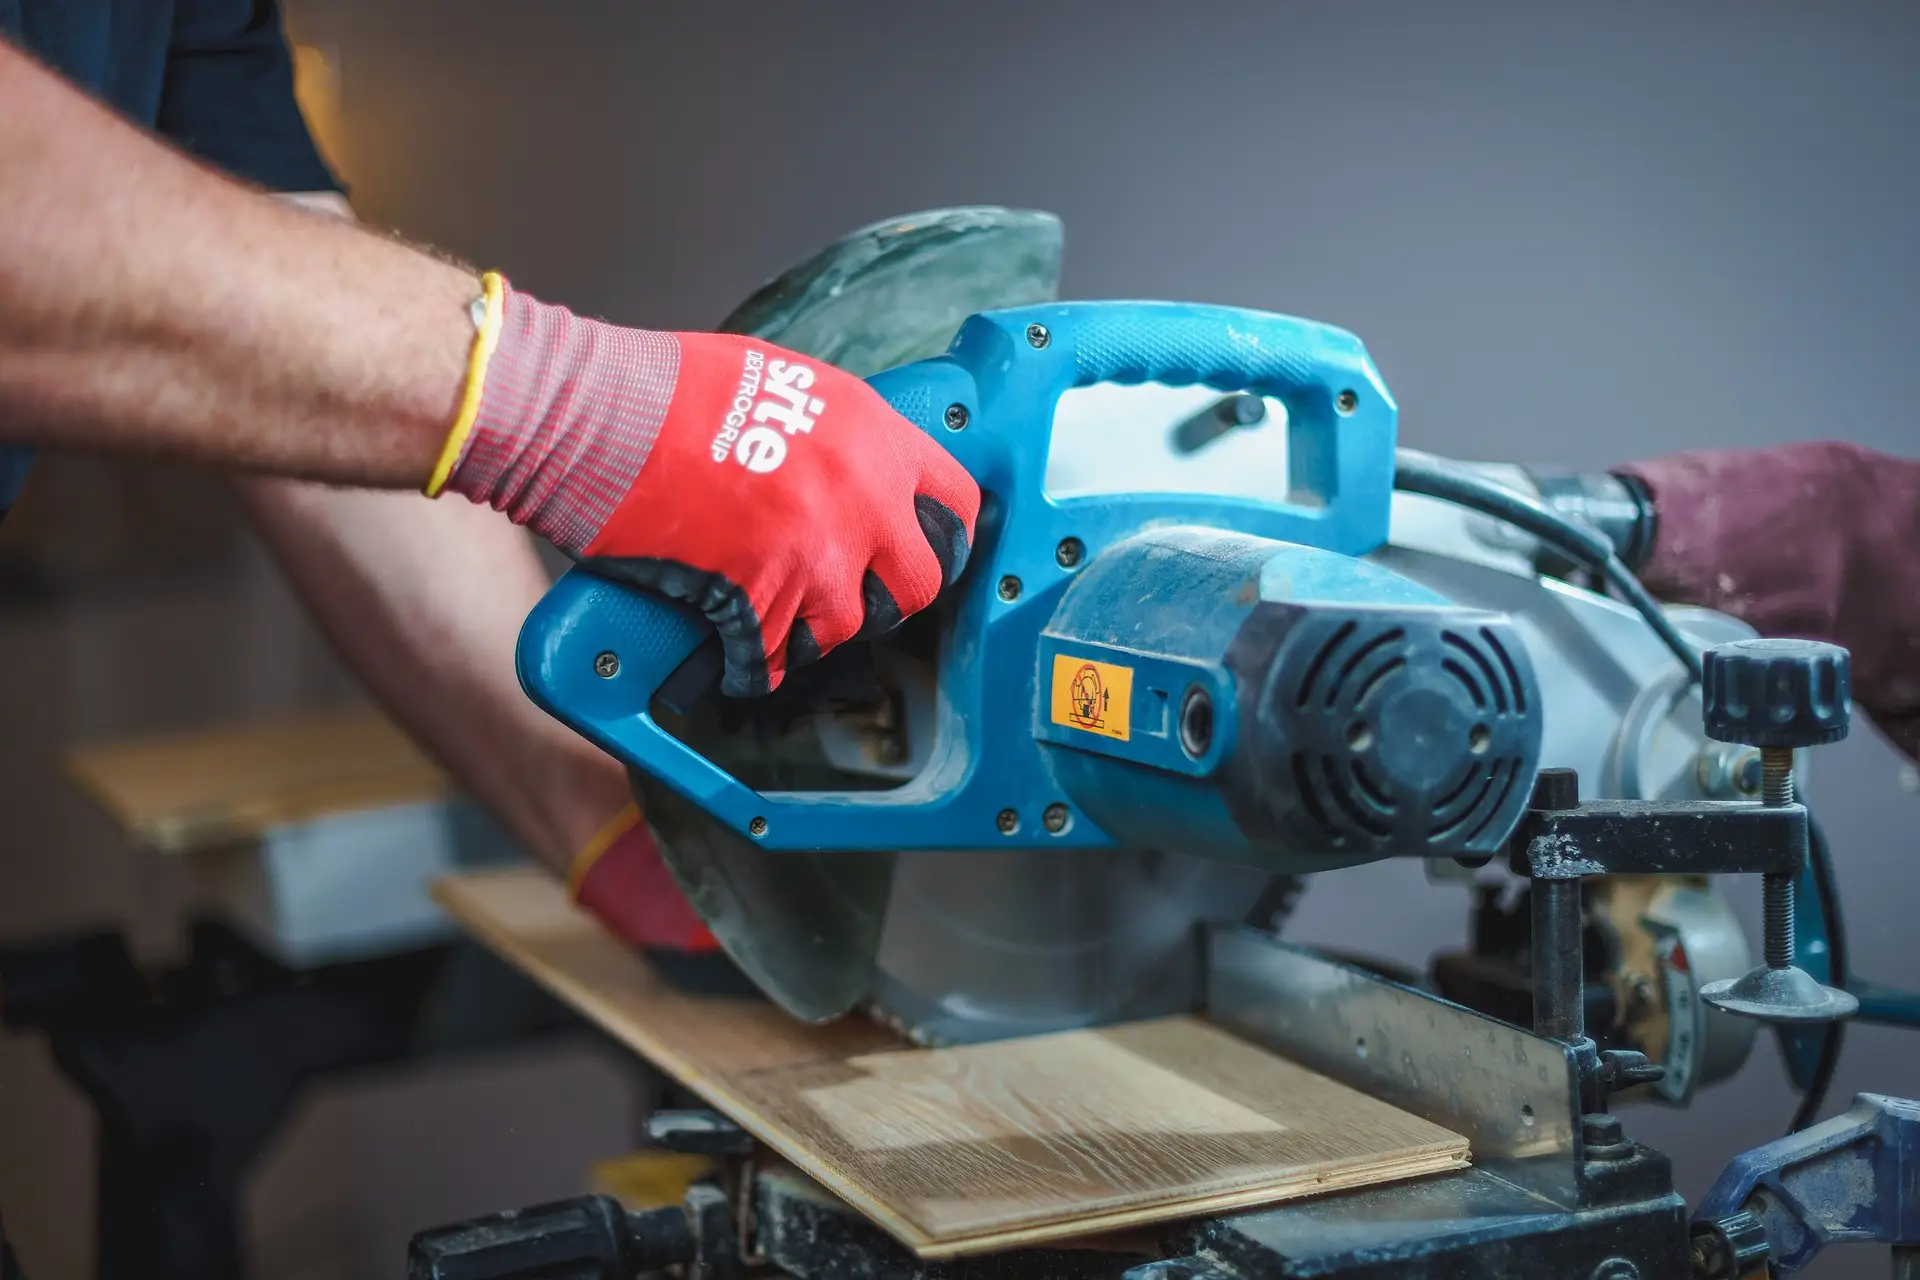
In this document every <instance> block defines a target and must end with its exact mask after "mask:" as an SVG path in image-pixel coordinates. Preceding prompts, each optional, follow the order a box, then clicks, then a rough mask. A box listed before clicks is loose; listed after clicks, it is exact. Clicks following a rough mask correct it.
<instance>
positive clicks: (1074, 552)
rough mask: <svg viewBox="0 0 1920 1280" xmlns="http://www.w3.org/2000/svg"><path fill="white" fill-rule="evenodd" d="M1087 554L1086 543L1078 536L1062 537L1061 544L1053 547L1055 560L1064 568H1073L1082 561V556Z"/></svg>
mask: <svg viewBox="0 0 1920 1280" xmlns="http://www.w3.org/2000/svg"><path fill="white" fill-rule="evenodd" d="M1085 554H1087V547H1086V544H1085V543H1083V542H1081V541H1080V539H1078V538H1062V539H1060V545H1059V546H1057V547H1055V548H1054V549H1053V558H1054V561H1055V562H1056V563H1057V564H1058V565H1059V566H1060V567H1061V568H1062V569H1071V568H1073V567H1074V566H1075V565H1077V564H1079V563H1080V557H1081V556H1083V555H1085Z"/></svg>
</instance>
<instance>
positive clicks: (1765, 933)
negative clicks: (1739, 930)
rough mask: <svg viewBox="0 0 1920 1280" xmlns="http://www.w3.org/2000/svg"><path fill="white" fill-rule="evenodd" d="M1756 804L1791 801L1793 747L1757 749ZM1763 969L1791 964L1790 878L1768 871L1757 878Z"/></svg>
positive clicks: (1774, 804)
mask: <svg viewBox="0 0 1920 1280" xmlns="http://www.w3.org/2000/svg"><path fill="white" fill-rule="evenodd" d="M1760 803H1761V804H1764V805H1766V806H1767V807H1768V808H1770V809H1777V808H1780V807H1781V806H1783V805H1789V804H1792V803H1793V748H1792V747H1762V748H1760ZM1760 893H1761V911H1762V912H1763V913H1764V927H1763V929H1762V931H1761V940H1762V945H1763V947H1764V949H1765V951H1766V959H1767V968H1769V969H1788V968H1792V967H1793V877H1792V876H1790V875H1786V874H1784V873H1782V872H1778V871H1769V872H1768V873H1767V874H1766V875H1764V876H1762V877H1760Z"/></svg>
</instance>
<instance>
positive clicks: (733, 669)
mask: <svg viewBox="0 0 1920 1280" xmlns="http://www.w3.org/2000/svg"><path fill="white" fill-rule="evenodd" d="M486 288H487V300H486V319H485V321H484V322H483V324H482V327H481V334H480V338H479V341H478V342H477V343H476V347H475V354H474V362H473V371H472V373H471V374H470V376H469V386H468V388H467V398H466V403H465V404H464V405H463V406H462V410H461V413H460V416H459V419H458V420H457V421H456V423H455V426H454V429H453V433H452V435H451V436H450V437H449V439H448V442H447V447H446V451H445V454H444V456H443V457H442V460H441V464H440V467H439V469H438V470H437V471H436V473H435V475H434V479H433V481H432V482H431V483H430V484H429V485H428V489H427V491H428V493H429V494H434V493H437V492H439V491H440V490H441V489H442V488H443V487H444V488H446V489H451V490H453V491H454V492H456V493H460V494H464V495H465V496H467V497H468V498H471V499H473V500H474V501H476V502H485V503H488V504H490V505H492V506H494V507H496V508H498V509H500V510H502V511H505V512H506V513H507V514H508V515H509V516H510V517H511V518H512V519H513V520H515V521H516V522H518V523H521V524H525V525H527V526H528V527H530V528H531V529H533V530H534V532H536V533H539V534H540V535H542V536H543V537H545V538H547V539H548V540H549V541H551V542H553V543H554V544H555V545H556V546H558V547H559V548H561V550H563V551H566V552H567V553H569V554H570V555H573V556H575V557H576V558H578V559H579V560H580V562H581V563H582V564H583V565H585V566H587V567H588V568H590V569H593V570H594V571H596V572H601V573H605V574H608V575H610V576H614V577H619V578H622V579H624V580H626V581H629V582H632V583H635V584H637V585H639V586H644V587H647V588H649V589H651V590H654V591H658V592H660V593H662V594H664V595H669V596H673V597H675V598H677V599H681V600H685V601H688V602H690V603H692V604H693V605H695V606H696V607H698V608H699V609H700V610H701V611H702V612H703V613H705V614H706V615H707V617H708V618H709V619H711V620H712V621H713V623H714V625H715V627H716V628H717V629H718V631H719V633H720V638H721V642H722V644H723V646H724V649H725V655H726V675H725V677H724V679H723V680H722V683H721V691H722V692H723V693H726V694H729V695H732V696H736V697H740V696H749V695H754V694H762V693H768V692H771V691H772V690H773V689H775V688H778V687H779V685H780V682H781V679H782V678H783V677H784V675H785V674H786V672H787V671H788V670H789V669H790V668H792V667H796V666H801V665H804V664H806V663H808V662H811V661H813V660H815V659H817V658H819V657H820V656H821V655H822V654H824V653H826V652H827V651H829V650H831V649H833V648H834V647H836V646H837V645H840V644H843V643H845V642H846V641H848V640H852V639H855V638H870V637H873V636H877V635H881V634H883V633H885V632H886V631H888V630H891V629H892V628H893V627H894V626H895V625H897V624H898V623H899V622H900V621H901V620H902V619H903V618H905V617H907V616H908V615H910V614H913V613H916V612H918V611H919V610H921V609H924V608H925V607H926V606H927V605H929V604H931V603H932V602H933V600H934V597H935V596H936V595H938V594H939V592H940V590H941V588H942V587H944V586H946V585H948V584H950V583H952V582H953V581H954V579H955V578H957V577H958V576H959V574H960V571H961V569H962V568H964V567H965V565H966V559H967V551H968V548H969V546H970V544H971V542H972V539H973V532H974V522H975V520H976V518H977V517H978V514H979V509H980V491H979V488H978V487H977V486H976V485H975V484H974V482H973V478H972V477H971V476H969V475H968V474H967V472H966V470H965V469H964V468H963V467H961V466H960V464H959V463H957V462H955V461H954V460H953V458H952V457H951V456H950V455H949V454H948V453H947V452H946V451H945V450H944V449H942V448H941V447H940V446H939V445H938V444H936V443H935V442H934V441H933V440H931V439H929V438H928V437H927V435H926V434H925V433H924V432H922V431H921V430H920V429H919V428H917V427H915V426H914V425H913V424H912V423H910V422H908V421H907V420H906V419H904V418H902V417H901V416H900V415H898V414H897V413H895V412H894V411H893V410H892V408H890V407H889V406H888V405H887V403H886V402H885V401H884V400H882V399H881V398H880V396H879V394H878V393H876V392H875V391H874V390H873V389H872V388H871V387H869V386H868V385H867V384H866V383H865V382H863V381H861V380H860V379H858V378H856V377H853V376H852V375H851V374H848V373H845V372H842V371H841V370H838V369H835V368H833V367H832V366H831V365H827V364H824V363H822V362H820V361H818V360H813V359H810V358H807V357H804V356H800V355H796V354H795V353H793V352H791V351H786V350H783V349H781V348H779V347H775V346H772V345H770V344H768V343H765V342H760V341H757V340H755V339H751V338H743V337H737V336H734V335H729V334H710V333H663V332H652V331H647V330H636V329H625V328H620V327H618V326H614V325H608V324H603V323H600V322H599V321H594V320H587V319H583V318H581V317H579V316H576V315H574V314H573V313H572V312H570V311H567V310H566V309H564V308H561V307H554V306H549V305H547V304H545V303H542V302H539V301H536V300H535V299H533V298H530V297H528V296H527V295H526V294H523V293H519V292H517V291H515V290H513V289H511V288H510V287H508V286H507V284H506V282H505V281H504V280H502V279H500V278H499V277H498V276H488V277H487V280H486Z"/></svg>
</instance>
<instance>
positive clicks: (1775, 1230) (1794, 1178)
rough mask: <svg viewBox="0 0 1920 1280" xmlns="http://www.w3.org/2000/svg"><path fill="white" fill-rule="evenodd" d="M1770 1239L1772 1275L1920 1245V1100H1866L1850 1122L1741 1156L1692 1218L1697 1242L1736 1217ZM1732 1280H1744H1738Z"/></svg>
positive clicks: (1836, 1121) (1846, 1118)
mask: <svg viewBox="0 0 1920 1280" xmlns="http://www.w3.org/2000/svg"><path fill="white" fill-rule="evenodd" d="M1741 1213H1745V1214H1748V1215H1751V1216H1752V1217H1753V1218H1754V1219H1756V1220H1757V1221H1758V1222H1759V1223H1760V1226H1761V1228H1762V1229H1763V1230H1764V1231H1765V1232H1766V1238H1767V1243H1768V1245H1769V1246H1770V1250H1771V1254H1772V1262H1773V1267H1774V1274H1776V1275H1791V1274H1792V1273H1794V1272H1796V1271H1799V1270H1801V1269H1802V1268H1804V1267H1805V1266H1806V1265H1807V1264H1808V1263H1809V1262H1811V1261H1812V1260H1813V1258H1814V1255H1816V1254H1817V1253H1819V1252H1820V1250H1822V1249H1824V1248H1825V1247H1826V1246H1828V1245H1830V1244H1840V1243H1844V1242H1848V1241H1879V1242H1882V1243H1884V1244H1890V1245H1893V1246H1894V1249H1895V1256H1896V1259H1897V1260H1899V1261H1901V1262H1910V1261H1912V1257H1913V1255H1911V1254H1909V1253H1905V1252H1904V1251H1905V1250H1907V1249H1910V1248H1912V1247H1913V1246H1916V1245H1920V1102H1910V1101H1907V1100H1905V1099H1901V1098H1889V1097H1884V1096H1882V1095H1880V1094H1873V1093H1862V1094H1857V1095H1855V1097H1854V1101H1853V1107H1852V1109H1850V1110H1848V1111H1847V1112H1845V1113H1844V1114H1841V1115H1837V1116H1835V1117H1834V1118H1833V1119H1831V1120H1828V1121H1825V1122H1824V1123H1822V1124H1817V1125H1814V1126H1813V1127H1812V1128H1810V1129H1806V1130H1803V1131H1801V1132H1800V1133H1796V1134H1791V1135H1789V1136H1787V1137H1784V1138H1780V1139H1778V1140H1776V1141H1773V1142H1769V1143H1767V1144H1766V1145H1765V1146H1760V1147H1755V1148H1754V1149H1753V1150H1751V1151H1746V1152H1742V1153H1741V1154H1740V1155H1738V1156H1736V1157H1735V1158H1734V1160H1733V1162H1732V1163H1731V1164H1729V1165H1728V1166H1727V1168H1726V1170H1725V1172H1723V1173H1722V1174H1721V1175H1720V1177H1719V1179H1718V1180H1717V1181H1715V1182H1714V1184H1713V1186H1712V1188H1711V1189H1710V1190H1708V1192H1707V1194H1706V1197H1705V1198H1704V1199H1703V1200H1702V1201H1701V1202H1700V1206H1699V1208H1698V1209H1696V1210H1695V1211H1694V1229H1695V1233H1696V1236H1697V1237H1700V1236H1711V1235H1712V1233H1714V1232H1715V1231H1716V1230H1717V1229H1718V1228H1719V1226H1720V1225H1721V1224H1723V1223H1725V1222H1726V1221H1727V1220H1728V1219H1730V1218H1732V1217H1733V1216H1734V1215H1736V1214H1741ZM1734 1274H1738V1273H1737V1272H1736V1273H1734Z"/></svg>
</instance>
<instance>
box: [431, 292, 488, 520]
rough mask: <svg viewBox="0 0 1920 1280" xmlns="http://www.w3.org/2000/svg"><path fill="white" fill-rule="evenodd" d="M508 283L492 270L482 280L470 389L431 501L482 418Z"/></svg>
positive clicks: (444, 452) (443, 454)
mask: <svg viewBox="0 0 1920 1280" xmlns="http://www.w3.org/2000/svg"><path fill="white" fill-rule="evenodd" d="M506 283H507V282H506V281H505V280H502V279H501V278H500V273H499V272H498V271H489V272H487V273H486V274H485V275H483V276H481V277H480V289H481V294H480V296H479V297H478V298H476V299H474V308H475V310H479V311H480V315H479V317H478V323H477V324H476V326H475V328H476V330H477V331H476V332H475V333H474V335H473V351H472V353H471V354H470V355H468V357H467V381H466V386H465V387H464V388H463V389H462V390H461V392H460V412H459V413H458V414H457V415H455V417H454V419H453V429H452V430H451V431H449V432H447V443H446V444H445V445H444V446H442V447H441V449H440V461H439V462H438V463H436V464H435V465H434V468H433V475H432V477H431V478H429V479H428V481H427V487H426V490H425V492H426V495H427V496H428V497H429V498H437V497H439V496H440V491H441V490H442V489H444V488H446V485H447V477H448V476H450V475H452V474H453V465H454V463H456V462H458V461H460V451H461V450H462V449H463V448H465V447H466V443H467V436H468V435H469V434H471V433H472V431H473V423H474V419H476V418H478V417H479V416H480V392H481V390H482V389H483V388H484V387H485V386H486V384H487V362H488V361H489V360H491V359H492V358H493V349H494V348H495V347H496V346H498V345H499V344H500V318H501V313H502V311H503V309H504V308H505V305H506V293H507V290H506ZM482 308H484V310H482Z"/></svg>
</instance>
